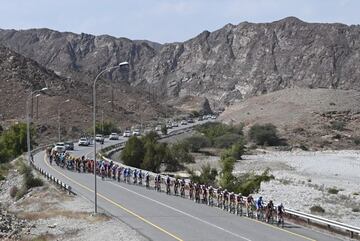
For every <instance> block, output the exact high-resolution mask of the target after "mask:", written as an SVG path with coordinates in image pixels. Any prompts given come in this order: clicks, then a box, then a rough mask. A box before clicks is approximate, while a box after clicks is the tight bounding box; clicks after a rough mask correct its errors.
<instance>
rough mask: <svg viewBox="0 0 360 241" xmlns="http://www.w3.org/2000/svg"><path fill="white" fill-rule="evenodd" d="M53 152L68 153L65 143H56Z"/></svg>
mask: <svg viewBox="0 0 360 241" xmlns="http://www.w3.org/2000/svg"><path fill="white" fill-rule="evenodd" d="M53 150H54V151H56V152H59V153H62V152H65V151H66V147H65V143H64V142H58V143H56V144H55V146H54V148H53Z"/></svg>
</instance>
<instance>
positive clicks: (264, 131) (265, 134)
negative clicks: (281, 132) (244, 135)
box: [249, 124, 281, 146]
mask: <svg viewBox="0 0 360 241" xmlns="http://www.w3.org/2000/svg"><path fill="white" fill-rule="evenodd" d="M249 137H250V139H251V140H252V141H254V142H255V143H256V144H257V145H269V146H277V145H279V144H280V142H281V141H280V139H279V137H278V135H277V129H276V126H274V125H273V124H265V125H259V124H255V125H253V126H252V127H251V128H250V131H249Z"/></svg>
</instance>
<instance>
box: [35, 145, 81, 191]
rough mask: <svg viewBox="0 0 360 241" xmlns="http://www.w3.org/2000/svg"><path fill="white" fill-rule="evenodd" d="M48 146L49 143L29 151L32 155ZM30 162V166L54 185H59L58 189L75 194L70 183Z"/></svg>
mask: <svg viewBox="0 0 360 241" xmlns="http://www.w3.org/2000/svg"><path fill="white" fill-rule="evenodd" d="M49 146H50V145H45V146H40V147H37V148H35V149H34V150H32V151H31V154H32V155H34V154H36V153H39V152H40V151H42V150H44V149H46V148H47V147H49ZM30 163H31V165H30V166H32V167H33V168H34V169H35V170H36V171H38V172H39V173H40V174H42V175H43V176H44V177H45V178H46V179H47V180H48V181H52V182H53V183H54V184H55V185H57V186H58V187H60V189H63V190H65V191H67V192H68V193H69V194H72V195H76V193H75V192H74V191H73V190H72V188H71V186H70V185H67V184H66V183H64V182H62V181H60V180H59V179H57V178H56V177H54V176H53V175H51V174H50V173H48V172H46V171H45V170H43V169H41V168H40V167H38V166H36V165H35V163H33V162H30Z"/></svg>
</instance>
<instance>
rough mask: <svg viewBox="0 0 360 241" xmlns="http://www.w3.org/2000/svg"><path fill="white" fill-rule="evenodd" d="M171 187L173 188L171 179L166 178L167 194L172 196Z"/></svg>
mask: <svg viewBox="0 0 360 241" xmlns="http://www.w3.org/2000/svg"><path fill="white" fill-rule="evenodd" d="M170 186H171V180H170V177H169V176H167V178H166V194H171V191H170Z"/></svg>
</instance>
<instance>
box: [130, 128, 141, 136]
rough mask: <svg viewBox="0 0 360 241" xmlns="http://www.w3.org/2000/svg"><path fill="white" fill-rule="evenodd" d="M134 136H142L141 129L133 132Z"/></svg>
mask: <svg viewBox="0 0 360 241" xmlns="http://www.w3.org/2000/svg"><path fill="white" fill-rule="evenodd" d="M132 135H133V136H140V135H141V133H140V129H134V130H133V132H132Z"/></svg>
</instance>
